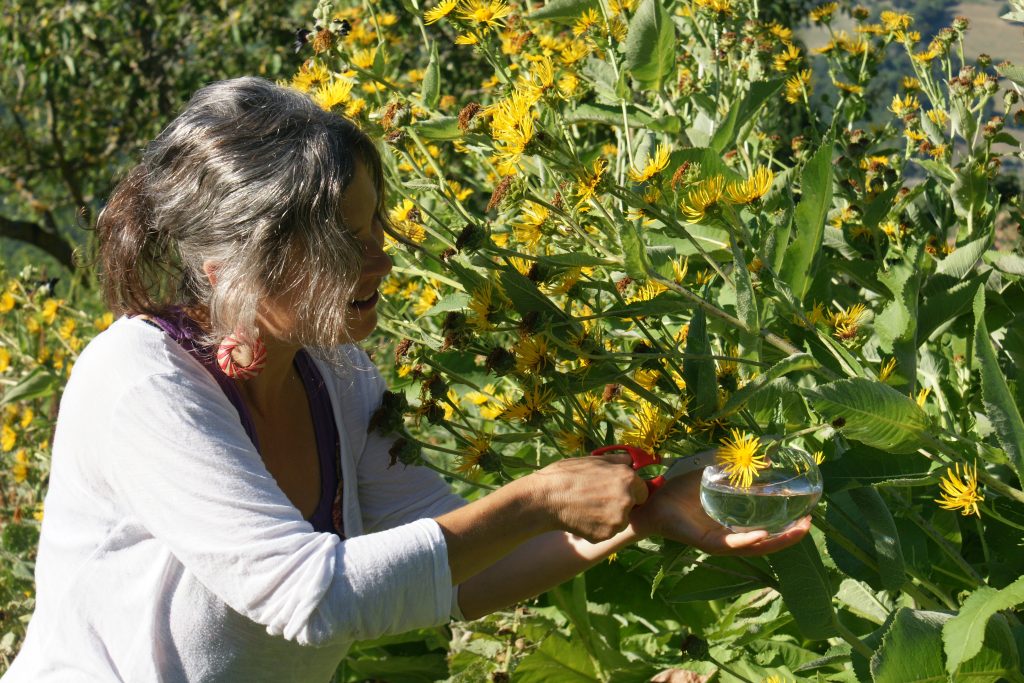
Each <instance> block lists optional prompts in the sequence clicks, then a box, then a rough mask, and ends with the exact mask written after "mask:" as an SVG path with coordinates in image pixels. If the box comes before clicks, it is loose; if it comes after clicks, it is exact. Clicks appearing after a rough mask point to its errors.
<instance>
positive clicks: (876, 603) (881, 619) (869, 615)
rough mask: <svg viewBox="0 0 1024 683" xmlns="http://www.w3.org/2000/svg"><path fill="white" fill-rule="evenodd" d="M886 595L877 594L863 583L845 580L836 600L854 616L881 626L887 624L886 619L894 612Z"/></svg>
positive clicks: (841, 584)
mask: <svg viewBox="0 0 1024 683" xmlns="http://www.w3.org/2000/svg"><path fill="white" fill-rule="evenodd" d="M884 595H885V594H884V593H878V594H876V593H875V592H874V591H872V590H871V587H870V586H868V585H867V584H866V583H864V582H863V581H858V580H856V579H843V582H842V583H840V584H839V592H838V593H836V599H838V600H839V602H840V603H842V604H843V605H845V606H846V609H848V610H849V611H850V612H851V613H852V614H856V615H857V616H858V617H860V618H862V619H867V620H868V621H871V622H873V623H875V624H879V625H881V624H883V623H885V619H886V617H888V616H889V612H890V611H891V610H892V604H891V602H890V601H889V600H888V599H887V598H885V597H882V596H884Z"/></svg>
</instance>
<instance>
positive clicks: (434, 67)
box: [423, 41, 441, 109]
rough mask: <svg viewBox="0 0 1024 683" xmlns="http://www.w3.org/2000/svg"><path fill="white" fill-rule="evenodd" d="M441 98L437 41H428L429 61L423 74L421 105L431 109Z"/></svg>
mask: <svg viewBox="0 0 1024 683" xmlns="http://www.w3.org/2000/svg"><path fill="white" fill-rule="evenodd" d="M440 99H441V62H440V61H439V60H438V58H437V41H431V42H430V61H429V62H427V70H426V72H425V73H424V74H423V106H424V107H426V108H427V109H433V108H434V107H436V106H437V103H438V100H440Z"/></svg>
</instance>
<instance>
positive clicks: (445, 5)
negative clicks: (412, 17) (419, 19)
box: [423, 0, 459, 24]
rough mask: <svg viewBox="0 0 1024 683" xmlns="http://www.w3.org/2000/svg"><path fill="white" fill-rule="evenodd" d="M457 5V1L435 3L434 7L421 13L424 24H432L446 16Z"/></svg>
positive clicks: (442, 0) (448, 0)
mask: <svg viewBox="0 0 1024 683" xmlns="http://www.w3.org/2000/svg"><path fill="white" fill-rule="evenodd" d="M458 4H459V0H441V2H439V3H437V6H436V7H431V8H430V9H428V10H427V11H426V12H424V13H423V19H424V22H423V23H425V24H433V23H434V22H435V21H437V20H439V19H440V18H441V17H446V16H448V15H449V14H450V13H451V11H452V10H453V9H455V6H456V5H458Z"/></svg>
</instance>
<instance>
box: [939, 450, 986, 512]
mask: <svg viewBox="0 0 1024 683" xmlns="http://www.w3.org/2000/svg"><path fill="white" fill-rule="evenodd" d="M939 489H940V490H941V494H940V496H941V497H939V498H936V499H935V502H936V503H938V504H939V507H941V508H943V509H944V510H960V512H961V514H963V515H964V516H967V515H977V516H978V517H981V511H980V510H979V509H978V503H980V502H981V501H983V500H985V498H984V497H983V496H982V495H981V494H979V493H978V465H977V463H975V465H974V470H973V471H972V470H968V469H967V466H966V465H964V471H963V474H961V473H960V463H956V470H955V471H954V469H953V468H951V467H947V468H946V476H945V478H943V479H942V480H941V481H940V482H939Z"/></svg>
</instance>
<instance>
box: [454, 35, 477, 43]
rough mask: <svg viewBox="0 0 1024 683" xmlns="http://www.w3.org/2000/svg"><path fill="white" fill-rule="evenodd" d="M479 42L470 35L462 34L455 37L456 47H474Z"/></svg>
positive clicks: (474, 36)
mask: <svg viewBox="0 0 1024 683" xmlns="http://www.w3.org/2000/svg"><path fill="white" fill-rule="evenodd" d="M479 42H480V39H479V38H477V37H476V35H474V34H472V33H462V34H460V35H457V36H455V44H456V45H476V44H477V43H479Z"/></svg>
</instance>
